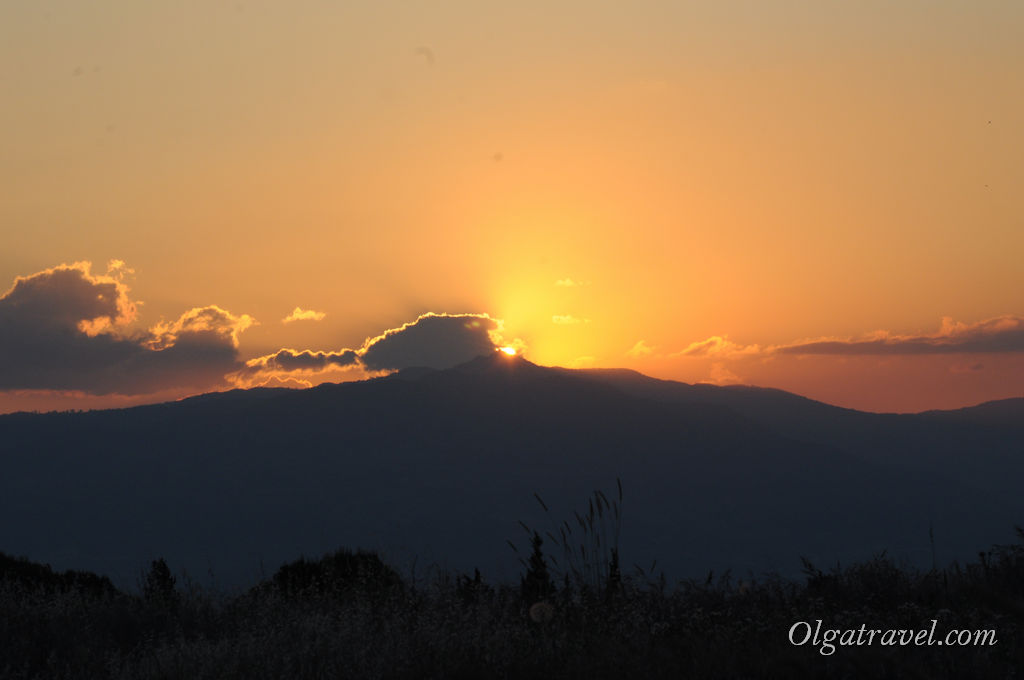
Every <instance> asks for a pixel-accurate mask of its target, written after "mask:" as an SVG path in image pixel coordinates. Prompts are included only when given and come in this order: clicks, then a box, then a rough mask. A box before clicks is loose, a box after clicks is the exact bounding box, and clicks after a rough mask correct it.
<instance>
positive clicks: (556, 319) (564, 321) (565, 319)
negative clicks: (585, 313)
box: [551, 314, 590, 326]
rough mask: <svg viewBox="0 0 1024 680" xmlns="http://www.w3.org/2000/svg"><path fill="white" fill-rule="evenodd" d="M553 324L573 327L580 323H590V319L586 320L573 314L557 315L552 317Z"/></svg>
mask: <svg viewBox="0 0 1024 680" xmlns="http://www.w3.org/2000/svg"><path fill="white" fill-rule="evenodd" d="M551 323H556V324H558V325H560V326H571V325H573V324H578V323H590V319H584V318H582V317H579V316H573V315H572V314H562V315H560V314H556V315H554V316H553V317H551Z"/></svg>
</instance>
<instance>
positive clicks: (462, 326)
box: [360, 314, 499, 371]
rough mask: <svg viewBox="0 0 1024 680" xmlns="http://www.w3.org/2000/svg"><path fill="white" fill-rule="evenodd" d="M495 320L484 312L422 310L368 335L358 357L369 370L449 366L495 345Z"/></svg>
mask: <svg viewBox="0 0 1024 680" xmlns="http://www.w3.org/2000/svg"><path fill="white" fill-rule="evenodd" d="M498 331H499V323H498V321H497V320H495V319H492V318H491V317H489V316H487V315H486V314H424V315H422V316H420V317H419V318H418V319H416V320H415V321H413V322H412V323H407V324H403V325H402V326H401V327H400V328H393V329H391V330H389V331H385V332H384V333H383V334H381V335H378V336H377V337H376V338H371V339H369V340H367V341H366V343H364V345H363V349H362V350H360V361H361V362H362V363H363V365H364V366H366V368H368V369H370V370H372V371H381V370H388V369H400V368H408V367H410V366H426V367H428V368H450V367H452V366H455V365H457V364H461V363H464V362H466V361H469V360H471V359H475V358H476V357H478V356H480V355H482V354H490V353H492V352H494V350H495V349H496V348H497V346H498V343H497V333H498Z"/></svg>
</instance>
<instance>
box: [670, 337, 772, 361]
mask: <svg viewBox="0 0 1024 680" xmlns="http://www.w3.org/2000/svg"><path fill="white" fill-rule="evenodd" d="M760 351H761V348H760V347H759V346H758V345H740V344H737V343H735V342H733V341H732V340H730V339H729V338H727V337H726V336H724V335H712V336H711V337H710V338H708V339H707V340H701V341H699V342H693V343H690V345H689V346H687V347H686V348H685V349H682V350H680V351H678V352H673V353H672V354H670V355H669V356H672V357H712V356H713V357H731V356H736V355H749V354H758V353H760Z"/></svg>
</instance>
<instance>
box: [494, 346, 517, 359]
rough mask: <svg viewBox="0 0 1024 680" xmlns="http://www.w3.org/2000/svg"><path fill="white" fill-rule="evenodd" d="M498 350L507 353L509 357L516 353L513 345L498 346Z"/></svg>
mask: <svg viewBox="0 0 1024 680" xmlns="http://www.w3.org/2000/svg"><path fill="white" fill-rule="evenodd" d="M498 351H499V352H504V353H505V354H507V355H509V356H510V357H514V356H515V355H516V348H515V347H499V348H498Z"/></svg>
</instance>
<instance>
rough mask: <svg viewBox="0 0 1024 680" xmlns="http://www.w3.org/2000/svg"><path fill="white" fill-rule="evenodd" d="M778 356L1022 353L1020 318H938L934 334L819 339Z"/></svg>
mask: <svg viewBox="0 0 1024 680" xmlns="http://www.w3.org/2000/svg"><path fill="white" fill-rule="evenodd" d="M772 351H774V352H776V353H778V354H834V355H872V354H874V355H878V354H900V355H913V354H993V353H1006V352H1024V317H1019V316H1013V315H1004V316H999V317H996V318H994V319H986V320H984V321H978V322H976V323H972V324H966V323H961V322H958V321H954V320H953V319H951V318H950V317H944V318H943V319H942V325H941V326H940V328H939V330H938V331H937V332H935V333H932V334H928V335H897V334H892V333H889V332H888V331H879V332H877V333H874V334H873V335H872V336H870V337H868V338H862V339H859V340H841V339H834V338H821V339H818V340H808V341H804V342H798V343H793V344H789V345H784V346H780V347H775V348H772Z"/></svg>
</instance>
